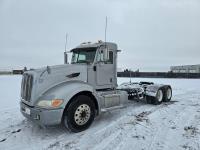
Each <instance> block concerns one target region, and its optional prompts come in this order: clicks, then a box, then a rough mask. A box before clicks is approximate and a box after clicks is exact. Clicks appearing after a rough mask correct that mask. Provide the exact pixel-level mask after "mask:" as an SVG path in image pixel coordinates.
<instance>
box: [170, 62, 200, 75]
mask: <svg viewBox="0 0 200 150" xmlns="http://www.w3.org/2000/svg"><path fill="white" fill-rule="evenodd" d="M170 70H171V71H172V72H174V73H200V64H199V65H185V66H171V67H170Z"/></svg>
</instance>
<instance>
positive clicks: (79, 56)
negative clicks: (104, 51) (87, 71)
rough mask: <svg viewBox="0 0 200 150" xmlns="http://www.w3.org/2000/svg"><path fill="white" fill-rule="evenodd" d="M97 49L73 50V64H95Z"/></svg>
mask: <svg viewBox="0 0 200 150" xmlns="http://www.w3.org/2000/svg"><path fill="white" fill-rule="evenodd" d="M95 54H96V48H79V49H75V50H73V54H72V64H74V63H93V61H94V58H95Z"/></svg>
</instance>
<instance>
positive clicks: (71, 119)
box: [63, 95, 95, 132]
mask: <svg viewBox="0 0 200 150" xmlns="http://www.w3.org/2000/svg"><path fill="white" fill-rule="evenodd" d="M63 117H64V118H63V123H64V126H65V127H67V128H68V129H69V130H70V131H72V132H81V131H84V130H86V129H87V128H89V126H90V125H91V124H92V122H93V120H94V117H95V104H94V102H93V101H92V99H91V98H90V97H89V96H86V95H79V96H77V97H75V98H74V99H73V100H72V102H71V104H70V105H69V107H68V108H67V110H66V111H65V112H64V116H63Z"/></svg>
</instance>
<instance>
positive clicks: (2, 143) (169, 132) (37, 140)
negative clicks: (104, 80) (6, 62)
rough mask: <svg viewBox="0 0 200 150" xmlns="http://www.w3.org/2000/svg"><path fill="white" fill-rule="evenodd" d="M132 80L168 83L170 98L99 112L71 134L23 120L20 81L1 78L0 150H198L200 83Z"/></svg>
mask: <svg viewBox="0 0 200 150" xmlns="http://www.w3.org/2000/svg"><path fill="white" fill-rule="evenodd" d="M118 81H119V83H122V82H124V81H129V79H128V78H119V79H118ZM132 81H153V82H157V83H166V84H171V85H172V87H173V99H172V101H171V102H169V103H163V104H161V105H159V106H153V105H149V104H146V103H144V102H133V103H132V104H131V105H129V106H127V107H126V108H123V109H119V110H115V111H111V112H106V113H103V114H102V115H101V116H99V117H98V118H96V120H95V121H94V123H93V124H92V126H91V127H90V128H89V129H88V130H86V131H84V132H81V133H76V134H74V133H69V132H68V131H67V130H66V129H64V128H63V127H61V126H58V127H54V128H49V129H42V128H40V127H38V126H37V125H35V124H32V123H31V122H29V121H27V120H26V119H25V118H24V117H23V116H22V115H21V113H20V111H19V95H20V82H21V77H20V76H0V96H1V100H0V102H1V104H0V150H16V149H19V150H27V149H33V150H40V149H44V150H45V149H49V150H58V149H65V150H68V149H70V150H87V149H88V150H90V149H93V150H102V149H106V150H107V149H108V150H109V149H110V150H112V149H116V150H129V149H130V150H132V149H134V150H163V149H164V150H168V149H170V150H172V149H174V150H179V149H182V150H198V149H200V80H195V79H190V80H187V79H144V78H142V79H139V78H136V79H132Z"/></svg>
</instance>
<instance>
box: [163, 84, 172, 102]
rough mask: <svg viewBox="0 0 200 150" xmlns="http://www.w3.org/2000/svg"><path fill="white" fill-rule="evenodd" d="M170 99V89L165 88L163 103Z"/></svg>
mask: <svg viewBox="0 0 200 150" xmlns="http://www.w3.org/2000/svg"><path fill="white" fill-rule="evenodd" d="M171 99H172V89H171V87H167V88H166V90H165V93H164V98H163V101H165V102H169V101H170V100H171Z"/></svg>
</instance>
